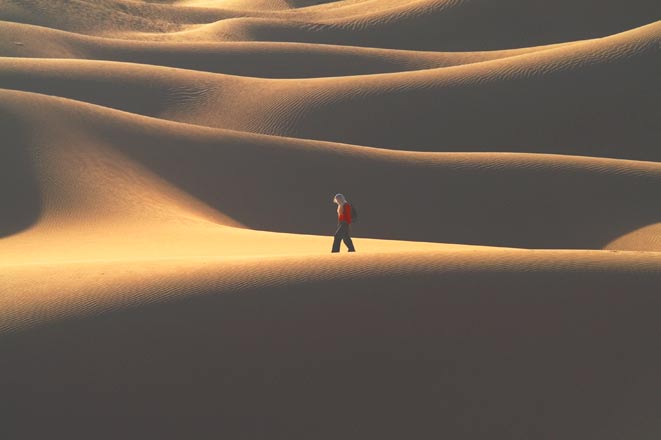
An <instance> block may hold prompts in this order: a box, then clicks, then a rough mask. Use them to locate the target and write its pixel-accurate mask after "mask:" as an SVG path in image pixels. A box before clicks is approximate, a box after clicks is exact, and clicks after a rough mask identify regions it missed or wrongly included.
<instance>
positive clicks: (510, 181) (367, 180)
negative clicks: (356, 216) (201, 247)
mask: <svg viewBox="0 0 661 440" xmlns="http://www.w3.org/2000/svg"><path fill="white" fill-rule="evenodd" d="M2 96H3V101H4V102H5V112H6V113H7V114H11V115H13V118H14V119H16V120H19V121H21V123H20V124H17V125H18V126H19V127H23V128H22V129H21V130H22V132H21V131H19V132H18V133H16V135H14V138H15V139H17V142H21V139H24V138H26V137H27V135H26V134H25V133H32V139H33V140H32V141H26V143H25V144H23V145H21V144H15V148H16V150H17V151H19V152H20V151H22V150H21V149H30V150H31V151H32V153H31V154H32V156H33V157H34V158H35V162H36V163H35V165H34V166H33V168H34V169H36V170H38V171H37V172H43V175H42V176H38V180H40V181H41V183H40V184H38V185H37V186H41V187H43V190H42V193H43V194H45V201H44V203H45V204H46V205H44V206H48V205H49V204H51V203H54V204H56V205H55V206H51V207H49V208H48V209H46V210H45V212H44V213H42V218H45V219H48V218H49V216H52V215H60V214H59V213H63V214H61V215H63V216H65V218H64V219H63V220H59V221H58V223H65V224H66V223H68V222H70V221H71V222H75V221H77V220H76V219H79V218H80V217H82V220H81V222H82V223H85V222H94V221H97V219H98V220H99V221H107V220H108V219H112V218H113V216H114V215H116V216H117V217H118V218H120V219H121V220H123V221H130V217H128V215H129V214H130V213H131V212H133V210H134V209H138V210H139V212H140V213H139V217H138V218H137V219H136V221H140V222H144V221H149V219H150V218H151V219H152V220H153V221H159V222H160V221H161V220H159V219H160V217H162V216H164V215H165V214H161V211H166V212H167V211H168V210H169V209H170V208H171V207H172V206H176V207H177V208H176V210H175V211H174V213H173V214H169V213H168V215H170V216H173V217H175V218H179V217H182V216H183V217H186V216H187V215H185V214H183V213H184V212H195V217H200V216H201V215H202V214H203V215H202V217H203V218H204V219H205V220H206V221H214V222H217V223H221V224H227V225H234V224H236V223H238V224H243V225H246V226H247V227H249V228H253V229H262V230H272V231H281V232H297V233H311V234H324V233H328V231H329V229H330V228H332V222H329V221H328V217H329V214H332V205H331V204H330V199H331V198H332V195H333V194H334V192H335V191H336V190H340V189H343V188H346V189H348V190H350V191H351V194H352V195H353V198H354V199H355V200H356V201H357V203H358V204H360V205H361V208H363V209H364V210H365V211H366V212H369V215H368V216H367V218H366V219H365V220H364V221H363V222H361V223H360V224H359V225H358V226H357V228H358V229H357V233H358V234H359V235H365V236H368V237H374V238H377V237H381V238H392V239H400V240H417V241H437V242H450V243H470V244H484V245H498V246H514V247H565V248H567V247H569V248H601V247H603V246H604V245H606V244H607V243H610V242H611V241H612V240H614V239H616V238H617V237H619V236H621V235H624V234H626V233H629V232H632V231H633V230H635V229H638V228H640V227H643V226H647V225H649V224H652V223H655V222H656V221H658V219H659V218H661V207H660V206H659V205H658V204H657V203H655V200H656V199H657V198H658V197H659V191H660V190H661V185H659V183H660V182H661V166H660V165H659V164H657V163H652V162H635V161H624V160H608V159H597V158H581V157H562V156H549V155H525V154H502V153H501V154H476V153H474V154H459V153H457V154H439V153H407V152H397V151H384V150H380V149H369V148H365V147H358V146H350V145H342V144H331V143H323V142H314V141H302V140H296V139H286V138H279V137H268V136H260V135H254V134H248V133H241V132H229V131H218V130H211V129H206V130H205V129H201V128H200V127H196V126H192V125H185V124H175V123H167V122H164V121H159V120H156V119H150V118H144V117H139V116H137V115H131V114H127V113H120V112H116V111H110V110H106V109H103V108H101V107H95V106H90V105H87V104H81V103H77V102H75V101H68V100H58V99H54V98H49V97H44V96H40V95H33V94H26V93H22V92H8V91H6V92H3V93H2ZM33 121H38V123H36V124H35V123H34V122H33ZM30 124H32V126H31V125H30ZM37 134H38V135H37ZM34 139H36V140H34ZM111 142H112V148H110V147H109V145H111V144H110V143H111ZM108 150H110V151H111V152H106V151H108ZM107 155H110V156H107ZM112 155H118V158H116V159H113V157H114V156H112ZM119 155H121V158H122V159H121V160H120V159H119ZM124 161H126V163H124ZM138 164H140V165H138ZM9 167H10V168H13V167H12V165H9ZM144 168H146V169H148V171H149V174H150V175H157V176H159V177H158V178H156V177H155V176H154V177H150V178H149V179H147V178H145V177H142V176H143V174H145V173H143V172H142V171H141V170H142V169H144ZM42 169H43V171H39V170H42ZM116 170H122V171H121V172H118V171H116ZM106 180H108V183H106V184H104V183H103V182H105V181H106ZM301 180H303V181H305V185H300V184H299V182H301ZM161 181H165V182H167V184H168V185H169V186H168V187H165V186H163V188H164V189H159V188H160V187H161V186H162V185H165V184H164V183H163V184H161V183H159V182H161ZM95 183H96V184H97V185H102V186H107V187H108V188H109V189H110V190H107V189H102V190H100V189H98V188H94V187H93V186H92V185H95ZM170 186H174V187H176V188H177V191H176V192H173V191H170V190H169V189H168V188H170ZM11 187H12V188H16V187H15V186H11ZM88 188H94V189H93V190H92V189H88ZM141 188H143V189H141ZM16 190H18V191H19V192H18V193H16V194H13V197H14V198H23V197H25V195H24V194H21V192H20V190H21V188H16ZM51 191H52V195H49V192H51ZM87 191H92V194H91V195H90V196H89V197H88V196H87V195H86V193H87ZM182 191H185V192H187V193H188V194H190V195H191V196H193V197H194V199H193V200H194V201H195V200H201V201H204V202H205V203H206V204H207V205H208V206H210V207H212V208H215V211H212V212H209V211H208V209H207V208H205V207H199V208H198V206H199V203H197V202H194V201H190V202H186V203H184V204H183V207H180V205H181V203H183V202H180V200H181V199H182V197H183V195H180V193H181V192H182ZM136 194H137V195H136ZM632 194H635V195H636V197H631V195H632ZM88 199H91V200H93V202H89V203H90V204H91V205H89V206H91V208H90V209H87V208H88V203H87V200H88ZM292 201H295V203H296V207H295V208H294V209H295V215H292V213H291V212H292V211H291V210H292V203H293V202H292ZM65 203H71V205H70V206H68V205H66V204H65ZM118 203H120V206H117V207H116V205H117V204H118ZM399 203H405V204H406V206H407V208H406V210H401V209H393V208H394V207H396V206H397V204H399ZM191 206H192V207H193V208H191ZM151 207H153V208H151ZM200 210H201V211H200ZM79 211H80V213H79ZM198 211H200V212H198ZM216 211H217V212H218V213H222V216H224V217H218V216H216V215H215V214H214V212H216ZM90 212H91V214H90ZM113 213H116V214H113ZM88 215H92V217H90V218H87V217H86V216H88ZM331 217H332V215H331ZM604 218H608V221H607V222H605V221H603V219H604ZM227 219H232V220H231V221H230V220H227ZM642 248H645V247H644V246H643V247H642Z"/></svg>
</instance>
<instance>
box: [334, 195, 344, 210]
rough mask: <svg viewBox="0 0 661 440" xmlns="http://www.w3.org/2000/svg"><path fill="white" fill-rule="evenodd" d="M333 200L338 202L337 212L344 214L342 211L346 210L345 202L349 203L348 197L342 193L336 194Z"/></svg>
mask: <svg viewBox="0 0 661 440" xmlns="http://www.w3.org/2000/svg"><path fill="white" fill-rule="evenodd" d="M333 201H335V202H336V203H337V214H338V215H340V214H342V211H344V204H345V203H347V199H346V198H345V197H344V196H343V195H342V194H335V197H334V198H333Z"/></svg>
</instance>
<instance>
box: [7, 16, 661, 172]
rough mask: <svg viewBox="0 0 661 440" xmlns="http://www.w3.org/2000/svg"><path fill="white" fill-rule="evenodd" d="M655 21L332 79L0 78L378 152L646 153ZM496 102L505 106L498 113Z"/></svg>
mask: <svg viewBox="0 0 661 440" xmlns="http://www.w3.org/2000/svg"><path fill="white" fill-rule="evenodd" d="M660 26H661V24H659V23H656V24H652V25H649V26H645V27H642V28H639V29H635V30H632V31H628V32H625V33H623V34H619V35H615V36H612V37H608V38H604V39H599V40H594V41H587V42H580V43H575V44H572V45H569V46H560V47H557V48H551V49H548V50H543V51H541V52H535V53H530V54H524V55H519V56H514V57H508V58H504V59H500V60H492V61H485V62H479V63H474V64H468V65H463V66H454V67H447V68H439V69H429V70H422V71H410V72H399V73H390V74H380V75H367V76H349V77H339V78H312V79H297V80H283V79H279V80H278V79H261V78H246V77H237V76H228V75H220V74H211V73H204V72H194V71H188V70H176V69H171V68H163V67H156V66H143V65H136V64H122V63H112V62H104V61H82V60H45V59H18V58H5V59H3V60H2V63H0V86H2V87H5V88H13V89H18V90H26V91H34V92H39V93H45V94H51V95H58V96H64V97H69V98H73V99H78V100H82V101H87V102H92V103H96V104H99V105H105V106H109V107H113V108H118V109H120V110H125V111H129V112H134V113H139V114H145V115H148V116H154V117H160V118H164V119H170V120H176V121H179V122H188V123H194V124H198V125H205V126H213V127H219V128H229V129H234V130H242V131H253V132H260V133H266V134H275V135H282V136H288V137H300V138H308V139H320V140H329V141H335V142H343V143H350V144H358V145H369V146H378V147H384V148H390V149H407V150H428V151H429V150H431V151H438V150H439V149H443V150H445V151H447V150H448V149H450V148H451V149H452V150H451V151H529V150H527V149H528V148H530V147H531V146H534V147H535V148H536V150H535V151H534V152H544V153H550V152H552V153H560V154H582V155H595V156H609V157H624V158H633V159H646V160H650V159H651V160H656V159H658V157H659V156H658V151H657V150H658V149H657V148H655V147H656V145H657V143H656V140H655V139H654V138H653V136H651V135H650V127H652V126H653V125H654V124H655V123H656V118H655V117H654V115H655V113H654V111H653V109H654V106H655V104H656V103H655V100H654V96H653V95H652V94H650V93H649V90H650V89H651V88H652V87H654V84H655V83H656V81H655V76H654V74H653V72H654V69H653V66H654V65H655V64H656V60H657V55H658V44H659V39H660V38H661V37H660V35H661V33H660V32H659V29H661V28H660ZM476 94H477V95H476ZM501 102H508V106H507V110H506V111H504V110H503V108H502V105H501V104H500V103H501ZM411 106H414V107H415V108H416V112H414V113H411V111H410V107H411ZM633 114H635V117H633V116H632V115H633ZM414 115H415V116H414ZM329 120H333V124H328V121H329ZM577 121H580V124H578V125H577ZM439 123H440V124H442V127H441V128H442V129H439ZM475 124H477V125H478V126H480V129H479V130H475V129H473V128H472V127H474V126H475ZM624 146H626V149H624V148H623V147H624Z"/></svg>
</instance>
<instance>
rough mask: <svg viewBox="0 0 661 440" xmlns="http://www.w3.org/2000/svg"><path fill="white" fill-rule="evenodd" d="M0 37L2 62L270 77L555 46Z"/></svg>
mask: <svg viewBox="0 0 661 440" xmlns="http://www.w3.org/2000/svg"><path fill="white" fill-rule="evenodd" d="M0 35H2V36H3V40H4V43H0V51H1V52H0V53H1V54H2V55H3V56H7V57H31V58H79V59H97V60H109V61H124V62H131V63H140V64H153V65H159V66H169V67H178V68H182V69H192V70H200V71H206V72H215V73H226V74H232V75H241V76H255V77H273V78H299V77H328V76H346V75H366V74H373V73H387V72H398V71H406V70H420V69H431V68H436V67H448V66H456V65H462V64H471V63H476V62H480V61H487V60H492V59H499V58H505V57H510V56H516V55H521V54H524V53H531V52H536V51H540V50H546V49H549V48H553V47H557V46H558V45H549V46H539V47H528V48H521V49H511V50H495V51H484V52H419V51H402V50H388V49H374V48H364V47H350V46H330V45H321V44H302V43H278V42H276V43H269V42H239V43H237V42H222V43H208V42H207V43H204V42H202V43H190V42H186V43H182V42H144V41H130V40H120V39H109V38H98V37H90V36H83V35H79V34H75V33H71V32H62V31H57V30H53V29H48V28H43V27H39V26H31V25H24V24H15V23H9V22H2V23H0ZM44 40H46V44H44ZM568 44H571V43H568Z"/></svg>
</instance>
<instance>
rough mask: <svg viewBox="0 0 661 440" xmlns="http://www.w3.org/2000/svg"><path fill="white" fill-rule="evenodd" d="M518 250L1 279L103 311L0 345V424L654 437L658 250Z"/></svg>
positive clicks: (32, 270) (112, 429) (149, 267)
mask: <svg viewBox="0 0 661 440" xmlns="http://www.w3.org/2000/svg"><path fill="white" fill-rule="evenodd" d="M529 252H530V251H514V252H513V253H510V254H502V253H501V254H498V255H497V258H494V257H496V255H493V254H492V253H487V254H482V253H477V254H456V253H455V254H452V253H451V254H435V253H427V254H422V255H420V254H412V255H406V254H401V253H400V254H383V255H366V254H363V255H345V256H340V258H331V256H319V257H315V258H313V259H310V258H304V259H303V258H297V259H289V258H284V259H282V258H281V259H278V260H276V261H268V260H267V261H262V262H259V263H251V264H247V265H246V264H239V265H235V264H232V265H228V264H224V263H216V262H214V261H213V260H211V261H209V260H207V261H205V262H199V261H190V260H188V261H174V262H171V263H165V264H163V263H160V264H158V263H154V262H152V263H149V262H143V263H141V264H139V265H136V264H135V263H133V264H131V265H130V266H126V265H117V264H111V263H96V264H92V265H89V264H88V265H84V264H83V265H81V264H76V265H73V266H72V265H65V266H63V267H62V269H65V271H63V270H58V269H56V268H53V267H52V266H48V265H46V266H34V267H22V268H17V269H10V270H9V271H7V270H3V271H2V273H1V274H0V279H3V280H4V279H6V278H7V277H8V276H9V279H10V280H13V281H14V283H12V284H10V286H12V287H13V289H14V290H13V292H15V291H16V290H17V289H21V290H20V291H21V292H22V293H23V296H22V298H38V297H40V296H42V295H40V292H43V287H42V286H35V285H34V284H29V285H26V284H24V283H23V284H22V283H21V282H20V280H21V279H23V280H30V279H34V277H35V276H39V277H48V279H50V286H52V287H56V286H60V289H59V290H58V292H60V295H62V292H65V293H67V294H70V295H73V296H74V298H75V297H79V298H77V299H72V298H71V297H68V298H67V303H68V308H67V309H68V311H69V312H70V311H71V310H72V309H75V308H76V307H78V305H80V306H82V307H84V308H86V309H87V310H88V313H89V312H90V311H94V307H93V304H94V303H95V302H96V301H99V302H100V303H101V304H103V303H104V302H105V303H106V307H108V308H109V309H110V310H109V311H107V312H106V313H103V314H101V315H99V314H98V313H95V314H94V315H93V316H90V317H88V318H78V319H73V318H70V319H67V320H60V321H59V322H55V323H52V324H50V325H46V326H40V327H37V328H34V329H33V330H29V331H22V332H20V333H15V334H5V335H3V337H2V338H0V350H2V352H3V353H4V354H5V355H4V356H2V357H1V358H0V369H1V370H2V371H3V374H2V376H0V384H1V385H2V388H3V393H4V396H5V399H4V400H3V405H5V407H4V408H3V413H4V414H5V415H6V416H7V419H6V420H7V421H6V422H5V423H3V425H2V428H1V429H2V430H3V433H5V434H6V435H9V436H10V438H11V437H12V436H14V437H16V436H17V435H18V434H21V435H24V436H28V437H30V436H41V435H45V434H47V433H51V434H52V433H53V432H63V431H66V432H67V433H68V434H69V435H70V436H74V437H75V438H85V437H89V436H94V437H96V438H114V437H116V436H117V435H120V433H123V434H122V435H124V434H125V433H126V428H125V427H126V426H131V433H132V435H137V436H158V437H161V438H180V437H181V436H189V435H193V436H195V437H198V438H213V437H215V436H217V433H218V432H222V433H224V434H228V435H235V436H237V437H239V438H263V437H264V436H275V437H281V438H284V437H287V438H301V439H302V438H306V437H310V436H312V437H315V438H321V439H332V438H337V437H345V438H366V437H369V438H375V437H378V438H388V439H391V438H392V439H396V438H402V436H404V437H407V436H409V435H413V436H416V437H417V436H426V435H429V434H430V433H431V434H434V435H438V436H451V437H453V438H458V439H482V438H498V439H508V438H516V437H521V436H529V435H532V436H537V435H538V436H540V437H542V438H543V437H544V436H547V437H561V438H567V439H580V438H586V437H599V438H604V439H609V440H610V439H613V440H614V439H619V438H622V435H624V436H627V435H628V434H630V433H642V435H640V436H638V437H640V438H644V439H649V440H652V438H653V436H651V435H647V434H648V433H651V434H655V433H656V432H657V430H656V429H657V427H658V424H657V421H658V418H657V415H658V413H657V412H656V408H658V405H659V403H660V402H659V393H658V389H659V387H660V386H661V383H660V382H659V378H658V374H657V373H658V369H659V368H660V367H661V358H660V357H659V354H658V352H657V351H656V350H652V349H650V347H653V346H654V345H655V343H656V341H657V340H658V337H659V336H660V334H659V326H658V316H657V315H658V313H657V310H658V308H659V305H660V304H659V301H660V299H659V296H658V285H659V282H661V273H660V272H659V267H661V266H660V265H659V261H658V256H657V257H651V256H631V255H624V254H620V255H617V254H604V253H599V255H594V254H591V255H586V254H585V253H581V254H574V253H569V252H564V253H562V252H558V251H551V252H550V253H547V252H543V253H535V254H530V253H529ZM352 257H355V258H352ZM37 274H38V275H37ZM16 280H19V282H18V284H17V283H16ZM2 286H7V284H6V282H3V284H2ZM126 286H132V288H131V294H130V295H127V291H126ZM374 286H379V288H378V289H375V288H374ZM46 292H49V291H48V290H46ZM80 297H82V298H80ZM2 298H5V295H4V294H3V296H2ZM97 298H98V299H97ZM113 298H115V301H117V299H119V300H120V301H119V303H121V302H124V304H126V302H129V303H132V307H128V308H127V307H123V308H117V302H114V303H113ZM154 299H158V300H159V301H158V302H154ZM166 299H167V301H165V300H166ZM2 301H4V300H2ZM23 301H25V299H23ZM80 302H82V303H83V304H80ZM90 303H91V304H90ZM108 303H110V304H108ZM60 304H61V303H60ZM85 304H86V305H85ZM97 306H98V303H97ZM37 310H44V309H43V308H42V309H37ZM46 310H50V311H53V308H52V307H51V308H50V309H48V308H47V309H46ZM31 317H32V319H34V314H33V315H32V316H31ZM81 358H84V361H83V359H81ZM44 365H47V366H48V368H44ZM623 378H628V379H627V380H623ZM540 406H541V407H543V408H544V410H543V411H540V410H539V407H540ZM28 414H29V415H30V418H28ZM35 416H37V417H39V419H40V420H41V421H42V423H38V424H35V423H29V421H30V420H32V418H33V417H35ZM386 420H387V422H386ZM255 421H259V423H255ZM101 426H103V429H102V430H100V429H99V427H101Z"/></svg>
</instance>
